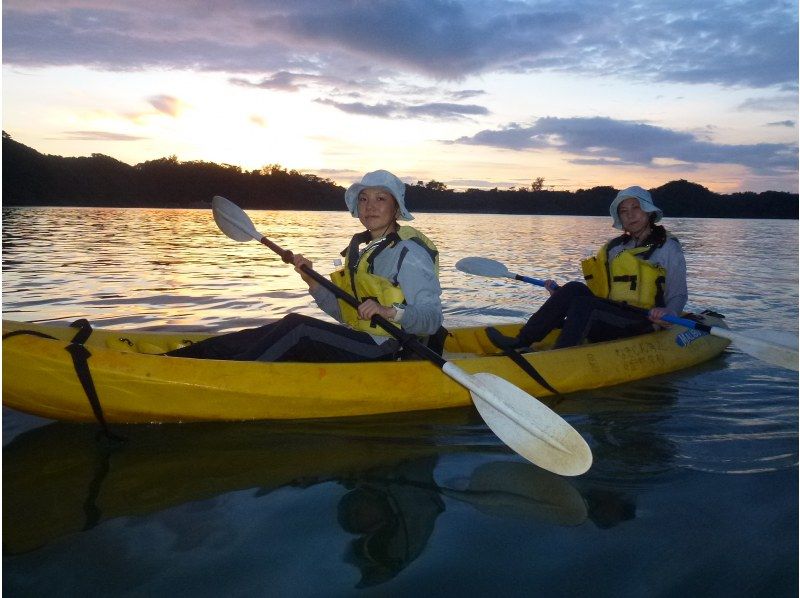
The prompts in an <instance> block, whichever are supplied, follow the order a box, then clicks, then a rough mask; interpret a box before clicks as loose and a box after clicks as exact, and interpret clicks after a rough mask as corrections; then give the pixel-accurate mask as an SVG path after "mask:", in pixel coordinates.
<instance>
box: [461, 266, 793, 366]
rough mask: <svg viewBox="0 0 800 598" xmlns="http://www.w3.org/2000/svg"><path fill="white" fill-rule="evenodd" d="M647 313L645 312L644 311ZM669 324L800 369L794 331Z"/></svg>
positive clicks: (476, 270) (473, 270)
mask: <svg viewBox="0 0 800 598" xmlns="http://www.w3.org/2000/svg"><path fill="white" fill-rule="evenodd" d="M456 268H457V269H458V270H461V271H462V272H466V273H467V274H474V275H476V276H488V277H492V278H512V279H514V280H521V281H523V282H527V283H530V284H534V285H537V286H540V287H543V286H544V280H540V279H538V278H529V277H527V276H520V275H519V274H513V273H511V272H509V271H508V268H507V267H506V266H505V264H503V263H501V262H498V261H497V260H493V259H489V258H485V257H465V258H463V259H461V260H458V262H456ZM643 311H646V310H643ZM661 319H662V320H664V321H665V322H669V323H670V324H677V325H678V326H684V327H685V328H693V329H694V330H699V331H700V332H705V333H706V334H712V335H714V336H719V337H722V338H726V339H728V340H729V341H731V342H733V343H734V344H735V345H736V346H737V347H738V348H739V350H740V351H742V353H747V354H748V355H751V356H752V357H755V358H756V359H760V360H761V361H765V362H767V363H770V364H772V365H777V366H780V367H783V368H786V369H790V370H794V371H797V370H798V347H797V335H796V334H794V333H791V332H783V331H777V330H762V329H750V330H738V331H736V330H730V329H728V328H721V327H719V326H708V325H707V324H702V323H701V322H695V321H694V320H688V319H686V318H679V317H677V316H664V317H663V318H661Z"/></svg>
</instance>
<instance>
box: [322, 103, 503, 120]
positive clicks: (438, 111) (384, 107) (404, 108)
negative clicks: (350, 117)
mask: <svg viewBox="0 0 800 598" xmlns="http://www.w3.org/2000/svg"><path fill="white" fill-rule="evenodd" d="M316 102H317V103H319V104H324V105H326V106H332V107H334V108H336V109H337V110H341V111H342V112H347V113H348V114H359V115H363V116H374V117H378V118H420V117H422V118H432V119H438V120H459V119H463V118H466V117H469V116H483V115H486V114H489V110H487V109H486V108H485V107H484V106H478V105H475V104H451V103H447V102H427V103H422V104H406V103H403V102H394V101H388V102H380V103H376V104H366V103H364V102H336V101H334V100H331V99H325V98H319V99H317V100H316Z"/></svg>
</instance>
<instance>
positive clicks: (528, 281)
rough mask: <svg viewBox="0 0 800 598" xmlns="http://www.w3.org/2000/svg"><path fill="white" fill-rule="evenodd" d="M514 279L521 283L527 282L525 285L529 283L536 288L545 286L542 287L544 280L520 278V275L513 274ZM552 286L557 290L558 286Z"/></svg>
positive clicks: (527, 277)
mask: <svg viewBox="0 0 800 598" xmlns="http://www.w3.org/2000/svg"><path fill="white" fill-rule="evenodd" d="M514 278H515V279H516V280H521V281H522V282H527V283H529V284H535V285H536V286H538V287H543V286H545V285H544V283H545V281H544V280H542V279H541V278H530V277H529V276H521V275H520V274H515V275H514ZM553 284H554V287H553V288H555V289H557V288H558V285H557V284H555V283H553Z"/></svg>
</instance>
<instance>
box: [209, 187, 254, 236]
mask: <svg viewBox="0 0 800 598" xmlns="http://www.w3.org/2000/svg"><path fill="white" fill-rule="evenodd" d="M211 211H212V212H213V214H214V222H216V223H217V226H218V227H219V230H221V231H222V232H223V233H225V235H226V236H227V237H230V238H231V239H233V240H234V241H239V242H240V243H241V242H243V241H250V240H252V239H255V240H256V241H259V240H260V239H261V237H262V236H263V235H261V234H260V233H259V232H258V231H257V230H256V227H255V226H253V222H252V220H250V217H249V216H248V215H247V214H245V212H244V210H242V208H240V207H239V206H237V205H236V204H235V203H233V202H232V201H230V200H228V199H225V198H224V197H222V196H221V195H215V196H214V199H212V200H211Z"/></svg>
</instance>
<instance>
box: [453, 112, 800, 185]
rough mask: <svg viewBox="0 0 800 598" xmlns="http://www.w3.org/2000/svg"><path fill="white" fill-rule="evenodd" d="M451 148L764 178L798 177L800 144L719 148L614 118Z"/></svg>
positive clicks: (512, 127) (475, 139) (517, 128)
mask: <svg viewBox="0 0 800 598" xmlns="http://www.w3.org/2000/svg"><path fill="white" fill-rule="evenodd" d="M450 143H460V144H469V145H484V146H491V147H497V148H503V149H509V150H517V151H522V150H545V149H546V150H554V151H557V152H560V153H564V154H569V155H572V156H576V157H575V158H573V160H572V161H573V162H574V163H576V164H584V165H585V164H593V165H604V166H623V165H625V166H629V165H642V166H648V167H651V168H664V169H673V168H675V167H676V162H678V163H682V164H683V165H686V166H691V165H695V164H698V163H705V164H740V165H742V166H746V167H748V168H750V169H752V170H753V172H755V173H758V174H775V173H791V172H797V158H798V150H797V145H796V144H794V145H793V144H787V143H757V144H750V145H747V144H739V145H728V144H717V143H712V142H710V141H705V140H702V139H700V138H698V137H697V136H696V135H694V134H692V133H686V132H682V131H675V130H672V129H666V128H663V127H657V126H654V125H650V124H646V123H640V122H634V121H625V120H614V119H611V118H604V117H595V118H557V117H544V118H540V119H538V120H536V121H535V122H534V123H533V124H531V125H527V126H523V125H520V124H518V123H511V124H509V125H507V126H506V127H503V128H501V129H496V130H491V129H486V130H483V131H480V132H478V133H476V134H475V135H473V136H471V137H461V138H459V139H457V140H455V141H452V142H450Z"/></svg>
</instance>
